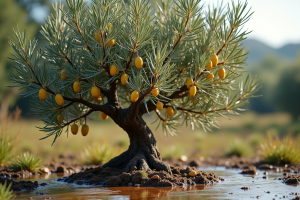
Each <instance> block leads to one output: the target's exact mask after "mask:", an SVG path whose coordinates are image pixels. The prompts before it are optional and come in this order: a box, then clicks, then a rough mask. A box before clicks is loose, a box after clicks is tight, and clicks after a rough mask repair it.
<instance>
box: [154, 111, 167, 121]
mask: <svg viewBox="0 0 300 200" xmlns="http://www.w3.org/2000/svg"><path fill="white" fill-rule="evenodd" d="M155 113H156V115H157V117H158V118H159V119H160V120H161V121H163V122H166V121H167V120H166V119H164V118H162V116H160V114H159V113H158V111H157V110H156V109H155Z"/></svg>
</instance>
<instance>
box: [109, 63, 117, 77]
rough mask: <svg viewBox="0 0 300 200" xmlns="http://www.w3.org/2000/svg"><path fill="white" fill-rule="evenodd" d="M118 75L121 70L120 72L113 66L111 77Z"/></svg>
mask: <svg viewBox="0 0 300 200" xmlns="http://www.w3.org/2000/svg"><path fill="white" fill-rule="evenodd" d="M117 73H119V70H118V68H117V66H115V65H112V66H111V67H110V75H111V76H114V75H116V74H117Z"/></svg>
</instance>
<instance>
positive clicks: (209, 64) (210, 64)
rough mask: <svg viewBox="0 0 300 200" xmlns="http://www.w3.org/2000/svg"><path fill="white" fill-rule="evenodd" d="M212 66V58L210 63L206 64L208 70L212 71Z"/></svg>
mask: <svg viewBox="0 0 300 200" xmlns="http://www.w3.org/2000/svg"><path fill="white" fill-rule="evenodd" d="M212 66H213V64H212V61H211V60H210V61H209V62H208V64H207V65H206V66H205V68H206V70H207V71H210V70H211V69H212Z"/></svg>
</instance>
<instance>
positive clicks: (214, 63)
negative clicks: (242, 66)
mask: <svg viewBox="0 0 300 200" xmlns="http://www.w3.org/2000/svg"><path fill="white" fill-rule="evenodd" d="M211 62H212V66H213V67H216V66H217V65H218V62H219V59H218V56H217V55H216V54H213V55H211Z"/></svg>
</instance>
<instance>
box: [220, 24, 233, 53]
mask: <svg viewBox="0 0 300 200" xmlns="http://www.w3.org/2000/svg"><path fill="white" fill-rule="evenodd" d="M233 30H234V28H231V31H230V33H229V35H228V37H227V38H226V41H225V42H224V44H223V46H222V47H221V48H220V49H219V51H218V52H217V55H219V54H220V53H221V51H222V50H223V49H224V48H225V47H226V45H227V42H228V40H229V38H230V36H231V35H232V33H233Z"/></svg>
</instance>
